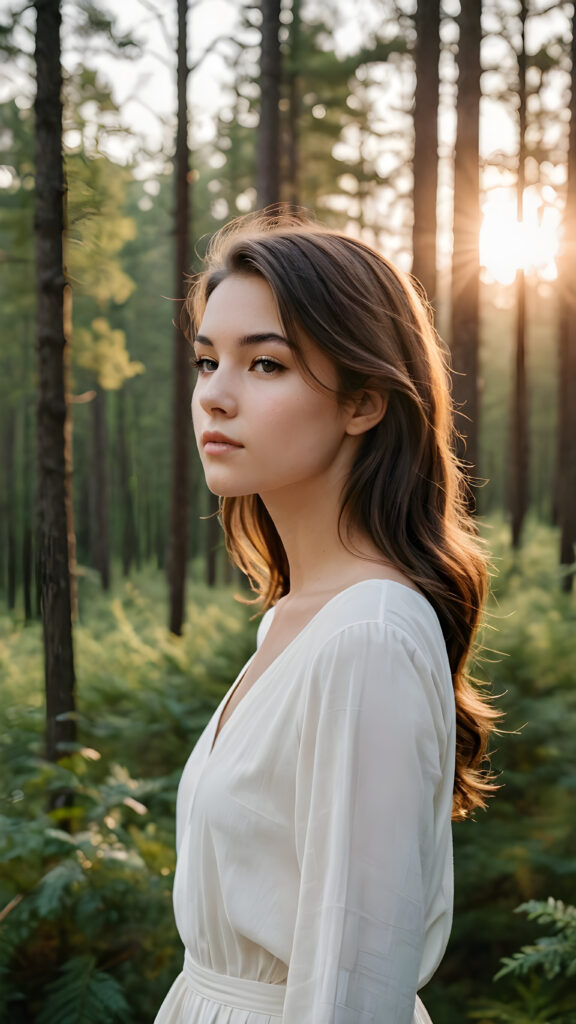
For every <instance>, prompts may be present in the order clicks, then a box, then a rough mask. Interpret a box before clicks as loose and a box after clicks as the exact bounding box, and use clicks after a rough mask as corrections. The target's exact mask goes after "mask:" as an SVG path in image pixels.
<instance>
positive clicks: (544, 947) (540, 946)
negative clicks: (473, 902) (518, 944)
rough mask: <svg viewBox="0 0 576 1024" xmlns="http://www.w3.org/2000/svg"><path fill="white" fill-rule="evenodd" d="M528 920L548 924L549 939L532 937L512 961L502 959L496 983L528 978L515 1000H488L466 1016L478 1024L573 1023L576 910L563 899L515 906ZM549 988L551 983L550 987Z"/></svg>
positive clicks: (575, 1010)
mask: <svg viewBox="0 0 576 1024" xmlns="http://www.w3.org/2000/svg"><path fill="white" fill-rule="evenodd" d="M516 912H517V913H525V914H527V916H528V919H529V920H530V921H537V922H538V923H539V924H549V925H552V931H553V933H552V935H545V936H541V937H539V938H537V939H536V940H535V942H534V943H533V944H532V945H529V946H524V947H523V948H522V949H521V950H520V952H518V953H514V954H513V956H511V957H509V956H508V957H503V959H502V964H503V966H502V968H501V970H500V971H499V972H498V974H497V975H496V979H495V980H498V979H499V978H503V977H506V976H507V975H514V976H516V977H518V976H520V977H523V976H526V975H527V976H528V980H527V982H522V983H517V984H516V985H515V998H514V999H513V1000H512V1001H511V1002H507V1003H502V1002H499V1001H497V1000H494V1001H493V1000H490V1001H489V1002H488V1003H485V1004H483V1005H482V1006H481V1007H480V1008H479V1009H477V1010H474V1011H473V1012H472V1014H471V1017H472V1019H473V1020H479V1021H482V1022H483V1024H533V1022H536V1024H538V1022H542V1024H574V1020H576V993H575V992H574V983H573V981H572V980H570V979H573V978H574V975H575V974H576V907H573V906H567V905H566V904H564V903H563V902H562V900H554V899H552V898H551V897H550V898H549V899H548V900H546V901H542V900H529V901H528V903H523V904H522V905H521V906H520V907H517V910H516ZM551 983H552V984H551Z"/></svg>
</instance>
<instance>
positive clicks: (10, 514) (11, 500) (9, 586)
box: [2, 409, 17, 611]
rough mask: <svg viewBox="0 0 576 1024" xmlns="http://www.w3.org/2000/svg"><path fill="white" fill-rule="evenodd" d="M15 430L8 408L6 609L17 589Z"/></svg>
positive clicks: (5, 446)
mask: <svg viewBox="0 0 576 1024" xmlns="http://www.w3.org/2000/svg"><path fill="white" fill-rule="evenodd" d="M15 432H16V413H15V411H14V409H9V410H8V412H7V415H6V420H5V426H4V431H3V446H2V447H3V453H2V454H3V464H4V480H5V484H4V493H3V495H2V504H3V511H4V513H5V515H3V516H2V519H3V521H4V522H5V523H6V534H5V536H3V537H2V543H3V544H4V543H6V603H7V605H8V611H14V609H15V607H16V590H17V559H16V543H17V542H16V505H15V502H16V494H15V487H14V471H15V465H14V463H15V459H14V444H15Z"/></svg>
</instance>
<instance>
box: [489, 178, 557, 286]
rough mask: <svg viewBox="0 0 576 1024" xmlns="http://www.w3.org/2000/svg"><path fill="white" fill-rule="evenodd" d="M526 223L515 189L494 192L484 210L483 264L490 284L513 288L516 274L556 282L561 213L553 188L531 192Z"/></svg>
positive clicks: (526, 197)
mask: <svg viewBox="0 0 576 1024" xmlns="http://www.w3.org/2000/svg"><path fill="white" fill-rule="evenodd" d="M523 205H524V210H523V213H524V216H523V220H522V222H520V221H519V220H518V217H517V213H516V197H515V194H514V190H513V189H511V188H494V189H492V190H491V191H490V192H489V193H488V196H487V198H486V200H485V202H484V205H483V207H482V225H481V228H480V263H481V266H482V267H483V268H484V269H485V272H486V278H487V280H488V281H497V282H498V283H500V284H504V285H506V284H512V282H513V281H514V278H515V277H516V271H517V270H519V269H521V268H522V269H524V271H525V273H526V274H536V275H537V276H538V277H539V278H540V279H541V280H544V281H554V280H555V279H556V278H557V276H558V272H557V268H556V257H557V255H558V248H559V244H560V223H561V212H560V210H559V208H558V196H557V194H556V192H555V191H554V189H553V188H551V186H549V185H546V186H544V187H543V188H542V189H537V188H534V187H530V188H527V189H526V190H525V192H524V204H523Z"/></svg>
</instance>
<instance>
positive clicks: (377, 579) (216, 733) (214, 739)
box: [207, 576, 430, 761]
mask: <svg viewBox="0 0 576 1024" xmlns="http://www.w3.org/2000/svg"><path fill="white" fill-rule="evenodd" d="M365 583H387V584H390V583H391V584H393V586H395V587H401V588H402V590H408V591H409V592H410V593H412V594H416V595H417V597H419V598H420V599H421V600H423V601H425V602H426V604H428V605H430V602H429V601H428V598H427V597H425V596H424V594H423V593H422V592H421V591H420V590H415V589H414V588H413V587H408V586H407V585H406V584H405V583H400V582H399V580H392V579H387V578H386V577H385V576H374V577H371V578H370V579H365V580H358V582H357V583H351V584H350V586H349V587H344V589H343V590H339V591H338V593H337V594H334V595H333V596H332V597H330V598H329V599H328V600H327V601H325V602H324V604H323V605H321V607H320V608H319V609H318V611H316V612H314V615H312V616H311V617H310V618H309V619H308V622H306V623H305V624H304V625H303V626H302V629H301V630H299V632H298V633H296V635H295V636H293V637H292V639H291V640H290V641H289V642H288V643H287V644H286V646H285V647H283V648H282V650H281V651H280V652H279V653H278V654H277V655H276V657H275V658H274V659H273V660H272V661H271V662H270V664H269V665H267V666H266V668H265V669H263V670H262V672H261V673H260V675H259V676H258V677H257V679H255V680H254V682H253V683H252V685H251V686H250V687H249V689H248V690H247V691H246V693H245V694H244V696H243V697H242V698H241V699H240V700H239V701H238V704H237V705H236V707H235V708H234V709H233V710H232V711H231V713H230V715H229V717H228V718H227V719H226V721H225V722H223V723H222V727H221V728H220V722H221V720H222V715H223V714H224V712H225V710H226V708H227V707H228V704H229V702H230V700H231V699H232V696H233V694H234V693H235V692H236V690H237V689H238V687H239V686H240V684H241V682H242V680H243V679H244V676H245V675H246V673H247V672H248V669H249V668H250V665H251V664H252V662H253V660H254V658H255V657H256V654H257V652H258V648H256V650H255V651H254V653H253V654H252V655H251V656H250V657H249V659H248V661H247V662H246V664H245V665H244V666H243V668H242V669H241V670H240V672H239V673H238V676H237V677H236V679H235V680H234V682H233V683H232V686H231V687H230V689H229V690H228V693H227V694H226V696H225V698H224V703H223V704H222V705H221V707H220V708H219V711H218V710H217V712H215V723H216V724H215V726H214V729H213V731H212V735H211V738H210V749H209V751H208V756H207V761H209V760H210V759H211V758H212V755H213V754H214V752H215V750H216V748H217V747H219V745H220V739H221V736H222V733H224V732H225V731H226V728H227V726H228V725H229V724H230V722H232V721H234V718H235V717H236V715H237V712H238V710H239V709H240V708H241V707H242V705H243V704H244V702H245V701H246V700H247V698H248V697H249V696H250V694H251V693H252V691H253V690H255V689H256V688H257V687H258V686H259V685H260V682H261V680H262V679H264V678H265V677H266V676H267V675H268V673H269V672H271V670H272V669H273V668H275V667H276V666H277V665H278V663H279V662H280V661H281V659H282V658H283V657H284V655H285V654H288V652H289V651H290V650H291V649H292V647H293V646H294V644H296V643H297V642H298V640H300V638H301V637H302V636H303V635H304V633H307V632H308V629H309V628H310V626H312V625H313V623H314V622H316V619H317V618H318V617H319V616H320V615H322V613H323V612H324V611H325V610H326V609H327V608H328V607H329V606H330V605H331V604H333V602H334V601H337V600H338V599H339V598H341V597H342V596H343V595H344V594H347V593H348V592H349V591H350V590H354V589H355V588H356V587H361V586H363V585H364V584H365ZM275 610H276V608H275V607H274V608H272V619H273V618H274V612H275ZM271 624H272V621H271V623H270V625H271ZM268 628H270V627H268Z"/></svg>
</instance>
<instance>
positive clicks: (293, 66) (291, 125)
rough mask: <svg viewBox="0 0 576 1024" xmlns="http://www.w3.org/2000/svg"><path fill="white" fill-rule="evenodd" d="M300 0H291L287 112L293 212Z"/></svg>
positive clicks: (297, 181) (297, 140)
mask: <svg viewBox="0 0 576 1024" xmlns="http://www.w3.org/2000/svg"><path fill="white" fill-rule="evenodd" d="M299 73H300V0H292V25H291V28H290V74H289V96H288V102H289V112H288V179H289V180H288V187H289V195H290V205H291V207H292V209H293V210H294V212H297V210H298V208H299V206H300V124H299V122H300V79H299Z"/></svg>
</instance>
